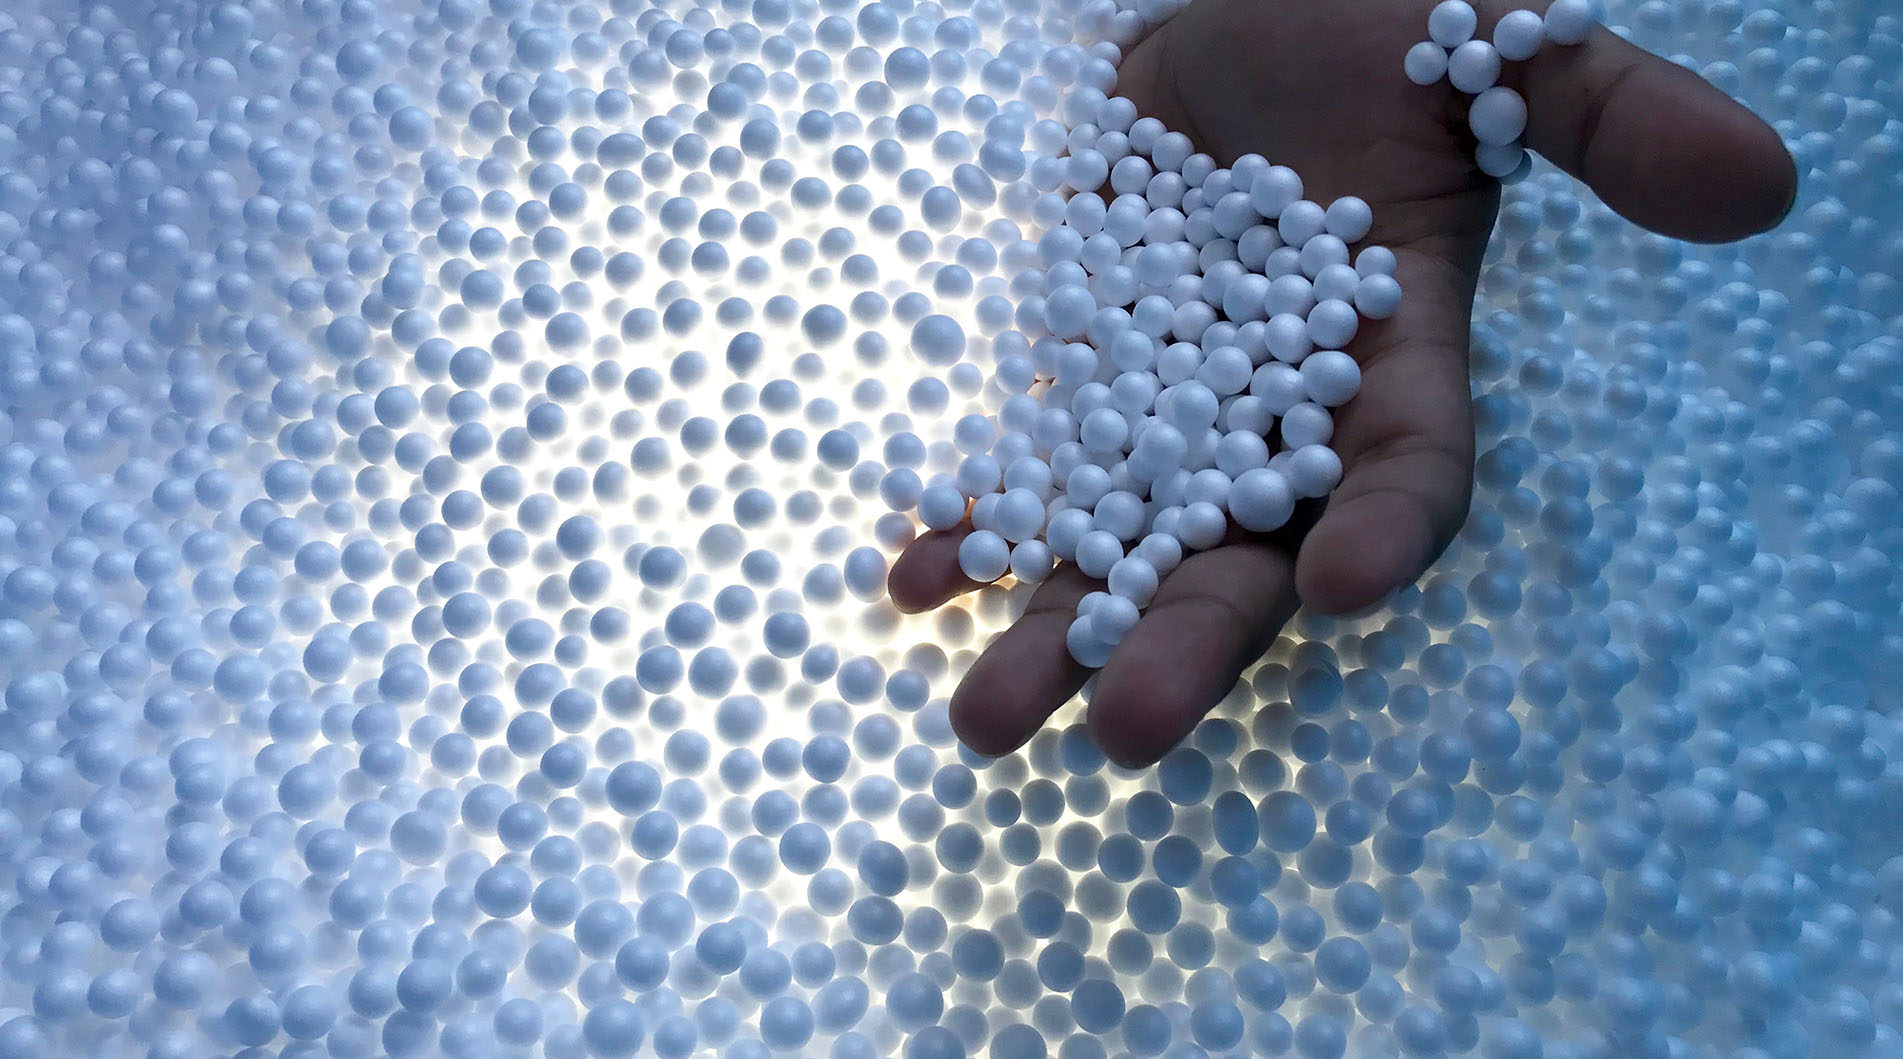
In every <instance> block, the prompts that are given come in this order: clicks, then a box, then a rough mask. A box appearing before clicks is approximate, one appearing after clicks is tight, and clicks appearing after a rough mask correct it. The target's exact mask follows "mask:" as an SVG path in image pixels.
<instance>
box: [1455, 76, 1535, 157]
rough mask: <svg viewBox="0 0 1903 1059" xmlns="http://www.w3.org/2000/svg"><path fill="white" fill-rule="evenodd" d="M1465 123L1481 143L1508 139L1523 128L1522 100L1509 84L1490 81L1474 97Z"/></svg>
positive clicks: (1511, 139) (1516, 136) (1524, 122)
mask: <svg viewBox="0 0 1903 1059" xmlns="http://www.w3.org/2000/svg"><path fill="white" fill-rule="evenodd" d="M1467 125H1468V127H1469V128H1471V129H1473V134H1474V139H1476V140H1479V141H1480V142H1481V143H1483V144H1508V143H1512V142H1514V141H1515V140H1518V139H1519V138H1520V134H1521V133H1523V132H1525V131H1526V100H1524V99H1522V98H1520V93H1518V92H1515V91H1514V90H1513V89H1511V88H1507V87H1505V86H1504V85H1494V86H1493V87H1492V88H1489V89H1487V90H1486V91H1485V92H1482V93H1480V94H1479V95H1478V96H1475V97H1474V101H1473V106H1471V107H1469V108H1467Z"/></svg>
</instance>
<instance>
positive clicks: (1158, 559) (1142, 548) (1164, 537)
mask: <svg viewBox="0 0 1903 1059" xmlns="http://www.w3.org/2000/svg"><path fill="white" fill-rule="evenodd" d="M1130 554H1131V555H1134V556H1136V557H1138V558H1140V559H1142V560H1143V561H1144V562H1147V563H1149V564H1150V568H1151V569H1152V570H1154V571H1156V576H1157V578H1158V579H1159V580H1160V579H1161V578H1164V577H1167V576H1169V572H1170V571H1171V570H1174V569H1176V567H1177V564H1179V563H1181V562H1182V561H1183V544H1182V542H1181V541H1179V540H1177V539H1176V537H1175V536H1174V535H1172V534H1169V533H1163V532H1160V531H1156V530H1152V532H1150V533H1149V534H1148V535H1146V536H1145V537H1144V538H1143V539H1142V540H1140V541H1138V542H1137V545H1136V547H1134V548H1132V549H1130ZM1112 569H1113V570H1114V569H1115V568H1114V567H1113V568H1112Z"/></svg>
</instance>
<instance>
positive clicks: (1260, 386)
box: [1230, 360, 1308, 429]
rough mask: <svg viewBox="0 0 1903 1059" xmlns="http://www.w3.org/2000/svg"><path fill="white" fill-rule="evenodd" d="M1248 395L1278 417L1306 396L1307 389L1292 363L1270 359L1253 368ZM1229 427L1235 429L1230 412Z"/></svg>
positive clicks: (1264, 409) (1266, 410)
mask: <svg viewBox="0 0 1903 1059" xmlns="http://www.w3.org/2000/svg"><path fill="white" fill-rule="evenodd" d="M1249 395H1250V396H1252V397H1254V398H1256V399H1257V400H1259V401H1261V402H1262V408H1263V411H1264V412H1266V413H1268V414H1269V415H1270V416H1272V417H1275V418H1280V417H1281V416H1284V415H1287V414H1288V410H1289V409H1291V408H1293V407H1295V406H1296V405H1298V404H1300V403H1301V402H1302V401H1304V400H1306V399H1307V398H1308V391H1307V389H1306V388H1305V387H1304V386H1303V385H1302V374H1301V372H1300V371H1299V370H1298V369H1297V368H1295V367H1294V366H1293V365H1290V364H1286V363H1283V362H1282V361H1279V360H1272V361H1270V362H1269V363H1267V364H1264V365H1262V366H1261V367H1259V368H1257V369H1256V370H1255V374H1254V375H1253V376H1251V377H1250V379H1249ZM1230 426H1231V429H1235V416H1234V413H1233V412H1232V413H1231V414H1230Z"/></svg>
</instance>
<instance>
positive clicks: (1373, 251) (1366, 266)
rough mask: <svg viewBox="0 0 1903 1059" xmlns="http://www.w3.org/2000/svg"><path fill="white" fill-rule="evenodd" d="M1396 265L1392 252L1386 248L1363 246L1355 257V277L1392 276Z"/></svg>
mask: <svg viewBox="0 0 1903 1059" xmlns="http://www.w3.org/2000/svg"><path fill="white" fill-rule="evenodd" d="M1396 264H1398V262H1397V261H1396V260H1395V258H1394V251H1392V250H1389V249H1388V248H1387V247H1385V246H1364V247H1362V248H1361V252H1360V253H1358V254H1356V255H1355V275H1357V276H1361V277H1364V278H1365V277H1368V276H1377V275H1378V276H1392V275H1394V267H1395V265H1396Z"/></svg>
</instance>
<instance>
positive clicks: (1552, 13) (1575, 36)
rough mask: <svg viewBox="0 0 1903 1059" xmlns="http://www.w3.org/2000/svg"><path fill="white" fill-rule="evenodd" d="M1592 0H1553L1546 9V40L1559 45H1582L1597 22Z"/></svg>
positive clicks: (1598, 17) (1597, 16)
mask: <svg viewBox="0 0 1903 1059" xmlns="http://www.w3.org/2000/svg"><path fill="white" fill-rule="evenodd" d="M1599 19H1600V15H1599V10H1598V8H1597V7H1596V6H1595V4H1594V3H1593V0H1553V3H1552V4H1550V5H1548V7H1547V8H1546V17H1545V19H1544V28H1545V30H1546V39H1547V40H1550V41H1552V42H1553V43H1554V44H1559V45H1566V46H1570V45H1574V44H1584V43H1585V42H1586V38H1587V37H1588V36H1590V35H1591V34H1592V28H1593V26H1594V25H1596V24H1597V23H1598V22H1599Z"/></svg>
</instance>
